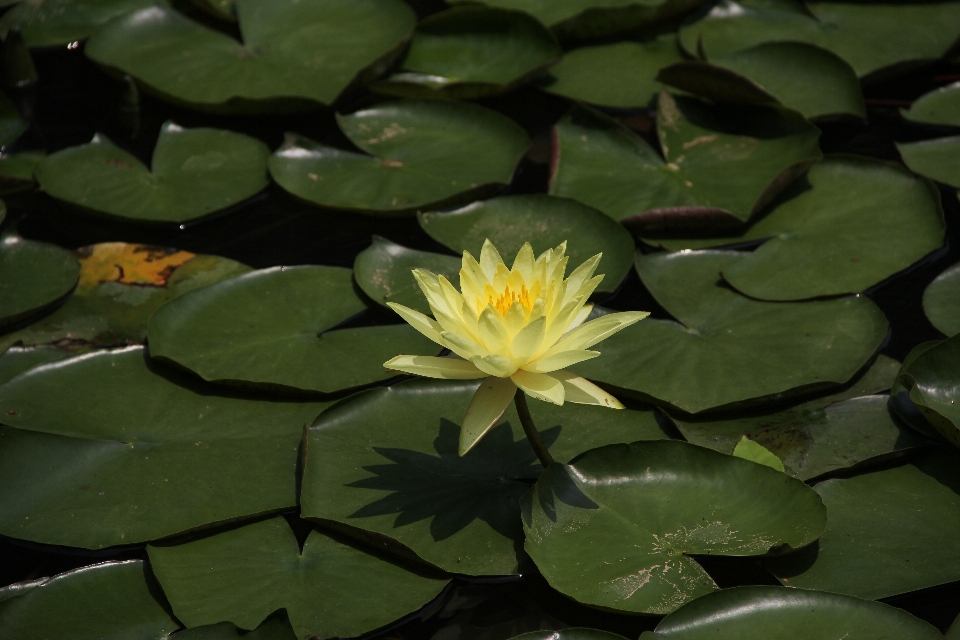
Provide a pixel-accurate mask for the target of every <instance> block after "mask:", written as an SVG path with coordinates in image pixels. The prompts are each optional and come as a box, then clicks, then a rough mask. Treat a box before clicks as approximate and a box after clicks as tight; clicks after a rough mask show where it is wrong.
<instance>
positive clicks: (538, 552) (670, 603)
mask: <svg viewBox="0 0 960 640" xmlns="http://www.w3.org/2000/svg"><path fill="white" fill-rule="evenodd" d="M521 509H522V510H523V525H524V531H525V532H526V543H525V545H524V549H525V550H526V551H527V553H528V554H530V557H531V558H533V560H534V562H536V564H537V567H538V568H539V569H540V571H541V573H543V575H544V577H545V578H546V579H547V581H548V582H549V583H550V584H551V585H552V586H553V587H554V588H555V589H557V590H559V591H561V592H562V593H565V594H566V595H568V596H570V597H572V598H574V599H575V600H577V601H578V602H583V603H585V604H590V605H593V606H597V607H604V608H610V609H617V610H620V611H629V612H633V613H647V614H657V615H662V614H665V613H670V612H671V611H674V610H675V609H677V608H678V607H680V606H681V605H683V604H685V603H687V602H689V601H690V600H693V599H694V598H698V597H700V596H703V595H706V594H709V593H711V592H713V591H714V590H715V589H716V588H717V586H716V584H714V582H713V580H712V579H711V578H710V576H709V575H707V572H706V571H704V570H703V568H702V567H701V566H700V565H699V564H698V563H697V562H696V560H694V559H693V558H691V557H689V556H690V555H691V554H700V555H721V556H752V555H764V554H766V553H769V552H771V551H773V550H782V549H784V548H794V549H798V548H800V547H804V546H806V545H808V544H810V543H811V542H813V541H814V540H816V539H817V537H818V536H819V535H820V533H821V532H822V531H823V529H824V527H825V526H826V524H827V510H826V509H825V508H824V506H823V503H822V502H821V501H820V498H819V496H817V494H816V493H815V492H814V491H813V490H811V489H810V488H809V487H807V486H806V485H804V484H803V483H802V482H800V481H799V480H795V479H793V478H791V477H789V476H788V475H786V474H784V473H781V472H779V471H775V470H774V469H771V468H769V467H766V466H763V465H759V464H756V463H754V462H749V461H747V460H741V459H740V458H735V457H733V456H725V455H723V454H719V453H717V452H715V451H711V450H709V449H704V448H702V447H697V446H694V445H691V444H688V443H686V442H676V441H673V442H667V441H663V442H635V443H633V444H616V445H610V446H606V447H601V448H599V449H593V450H591V451H588V452H586V453H584V454H583V455H581V456H579V457H577V458H575V459H574V460H573V461H572V462H570V463H569V464H552V465H550V466H549V467H548V468H547V469H546V470H545V471H544V472H543V475H542V476H541V477H540V479H539V480H537V483H536V485H534V486H533V487H532V488H531V489H530V491H529V492H527V493H526V494H525V495H524V496H523V499H522V501H521ZM652 514H655V515H653V516H652Z"/></svg>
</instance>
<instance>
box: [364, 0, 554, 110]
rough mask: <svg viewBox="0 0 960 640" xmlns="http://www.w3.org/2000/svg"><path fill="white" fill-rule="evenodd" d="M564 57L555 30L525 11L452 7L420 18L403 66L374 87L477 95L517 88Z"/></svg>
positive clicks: (413, 93) (414, 94) (402, 92)
mask: <svg viewBox="0 0 960 640" xmlns="http://www.w3.org/2000/svg"><path fill="white" fill-rule="evenodd" d="M561 57H563V50H562V49H561V48H560V45H559V44H557V41H556V39H555V38H554V37H553V34H551V33H550V31H549V30H548V29H546V27H544V26H543V25H541V24H540V23H539V22H537V20H535V19H534V18H533V17H532V16H530V15H529V14H527V13H524V12H521V11H508V10H504V9H495V8H491V7H484V6H482V5H466V6H460V7H453V8H452V9H447V10H446V11H441V12H439V13H435V14H433V15H430V16H428V17H426V18H424V19H423V20H421V21H420V23H419V24H418V25H417V30H416V32H414V34H413V39H412V40H411V42H410V49H409V50H408V52H407V57H406V58H405V59H404V61H403V63H402V64H401V65H400V66H401V68H402V71H401V72H399V73H395V74H393V75H392V76H390V77H389V78H387V79H386V80H383V81H380V82H377V83H375V84H374V85H372V87H371V88H373V89H374V90H376V91H378V92H380V93H386V94H390V95H396V96H403V97H408V98H431V97H442V98H448V99H455V100H462V99H472V98H479V97H482V96H489V95H495V94H498V93H503V92H505V91H509V90H511V89H514V88H515V87H518V86H520V85H522V84H524V83H526V82H528V81H530V80H531V79H533V78H534V77H536V76H538V75H540V74H541V73H543V70H544V69H546V68H547V67H549V66H550V65H551V64H553V63H554V62H556V61H557V60H559V59H560V58H561Z"/></svg>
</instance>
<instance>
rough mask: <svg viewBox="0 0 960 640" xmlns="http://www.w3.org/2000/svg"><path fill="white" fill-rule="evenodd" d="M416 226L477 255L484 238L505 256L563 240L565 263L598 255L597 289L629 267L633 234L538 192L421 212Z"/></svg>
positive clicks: (606, 288)
mask: <svg viewBox="0 0 960 640" xmlns="http://www.w3.org/2000/svg"><path fill="white" fill-rule="evenodd" d="M418 219H419V221H420V226H421V227H422V228H423V230H424V231H426V232H427V234H428V235H429V236H430V237H431V238H433V239H434V240H436V241H437V242H439V243H440V244H442V245H445V246H447V247H449V248H450V249H452V250H453V251H456V252H457V253H462V252H463V251H469V252H470V253H472V254H473V255H474V256H479V255H480V247H481V246H483V242H484V240H487V239H489V240H490V241H491V242H492V243H493V244H494V245H496V247H497V249H498V250H499V251H500V252H501V253H502V254H503V255H505V256H514V255H516V254H517V252H518V251H520V247H522V246H523V243H525V242H530V243H531V244H532V245H533V247H534V249H535V250H536V251H537V252H540V251H545V250H546V249H548V248H551V247H556V246H558V245H559V244H560V243H562V242H566V243H567V255H568V256H570V264H571V265H580V264H583V263H584V262H585V261H586V260H587V259H589V258H592V257H593V256H595V255H597V254H598V253H602V254H603V258H602V259H601V262H600V266H599V267H598V268H597V273H602V274H603V275H604V278H603V282H602V283H600V286H598V287H597V291H599V292H612V291H615V290H616V288H617V287H618V286H620V283H621V282H622V281H623V279H624V277H626V275H627V273H628V272H629V271H630V265H631V263H632V261H633V252H634V243H633V238H631V237H630V234H629V233H627V231H626V230H624V228H623V227H622V226H620V225H618V224H617V223H616V222H614V221H613V220H612V219H610V217H609V216H605V215H603V214H602V213H600V212H599V211H597V210H596V209H591V208H590V207H587V206H584V205H582V204H580V203H579V202H576V201H574V200H569V199H566V198H555V197H551V196H547V195H543V194H533V195H515V196H504V197H501V198H494V199H492V200H486V201H483V202H474V203H473V204H470V205H467V206H466V207H463V208H462V209H457V210H456V211H444V212H424V213H420V214H419V215H418Z"/></svg>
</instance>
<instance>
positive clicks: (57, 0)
mask: <svg viewBox="0 0 960 640" xmlns="http://www.w3.org/2000/svg"><path fill="white" fill-rule="evenodd" d="M157 1H159V2H160V3H163V4H167V1H166V0H157ZM157 1H155V0H39V1H37V0H3V2H0V6H9V7H11V8H10V9H9V10H8V11H7V12H6V13H4V14H3V17H0V37H2V38H3V39H6V37H7V33H8V32H9V31H10V29H14V28H15V29H19V30H20V33H21V34H22V35H23V40H24V42H25V43H26V44H27V45H28V46H30V47H54V46H59V45H64V44H69V43H71V42H76V41H78V40H86V39H87V38H88V37H89V36H90V34H91V33H93V32H94V31H95V30H96V29H97V27H99V26H100V25H102V24H104V23H106V22H109V21H110V20H111V19H113V18H116V17H117V16H121V15H123V14H125V13H127V12H129V11H135V10H137V9H143V8H145V7H151V6H153V5H154V4H157Z"/></svg>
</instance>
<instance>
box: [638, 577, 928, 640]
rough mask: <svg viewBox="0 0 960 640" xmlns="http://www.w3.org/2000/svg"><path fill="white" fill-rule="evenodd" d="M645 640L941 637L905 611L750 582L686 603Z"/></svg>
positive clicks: (906, 639) (894, 639)
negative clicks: (752, 584)
mask: <svg viewBox="0 0 960 640" xmlns="http://www.w3.org/2000/svg"><path fill="white" fill-rule="evenodd" d="M640 637H641V639H642V640H707V639H709V640H770V638H777V640H834V638H843V639H844V640H937V638H939V637H940V632H939V631H937V629H936V628H935V627H933V626H932V625H930V624H927V623H926V622H924V621H922V620H919V619H917V618H914V617H913V616H912V615H910V614H909V613H907V612H906V611H902V610H900V609H897V608H895V607H891V606H889V605H886V604H881V603H879V602H870V601H869V600H861V599H860V598H853V597H850V596H844V595H840V594H837V593H824V592H822V591H810V590H807V589H781V588H779V587H767V586H750V587H736V588H734V589H723V590H722V591H717V592H716V593H712V594H710V595H708V596H704V597H702V598H699V599H697V600H696V601H695V602H691V603H689V604H686V605H684V606H683V607H681V608H680V609H678V610H677V611H675V612H673V613H671V614H670V615H668V616H667V617H666V618H664V619H663V621H661V622H660V624H659V625H657V629H656V631H654V632H653V633H650V632H647V633H644V634H643V635H642V636H640Z"/></svg>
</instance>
